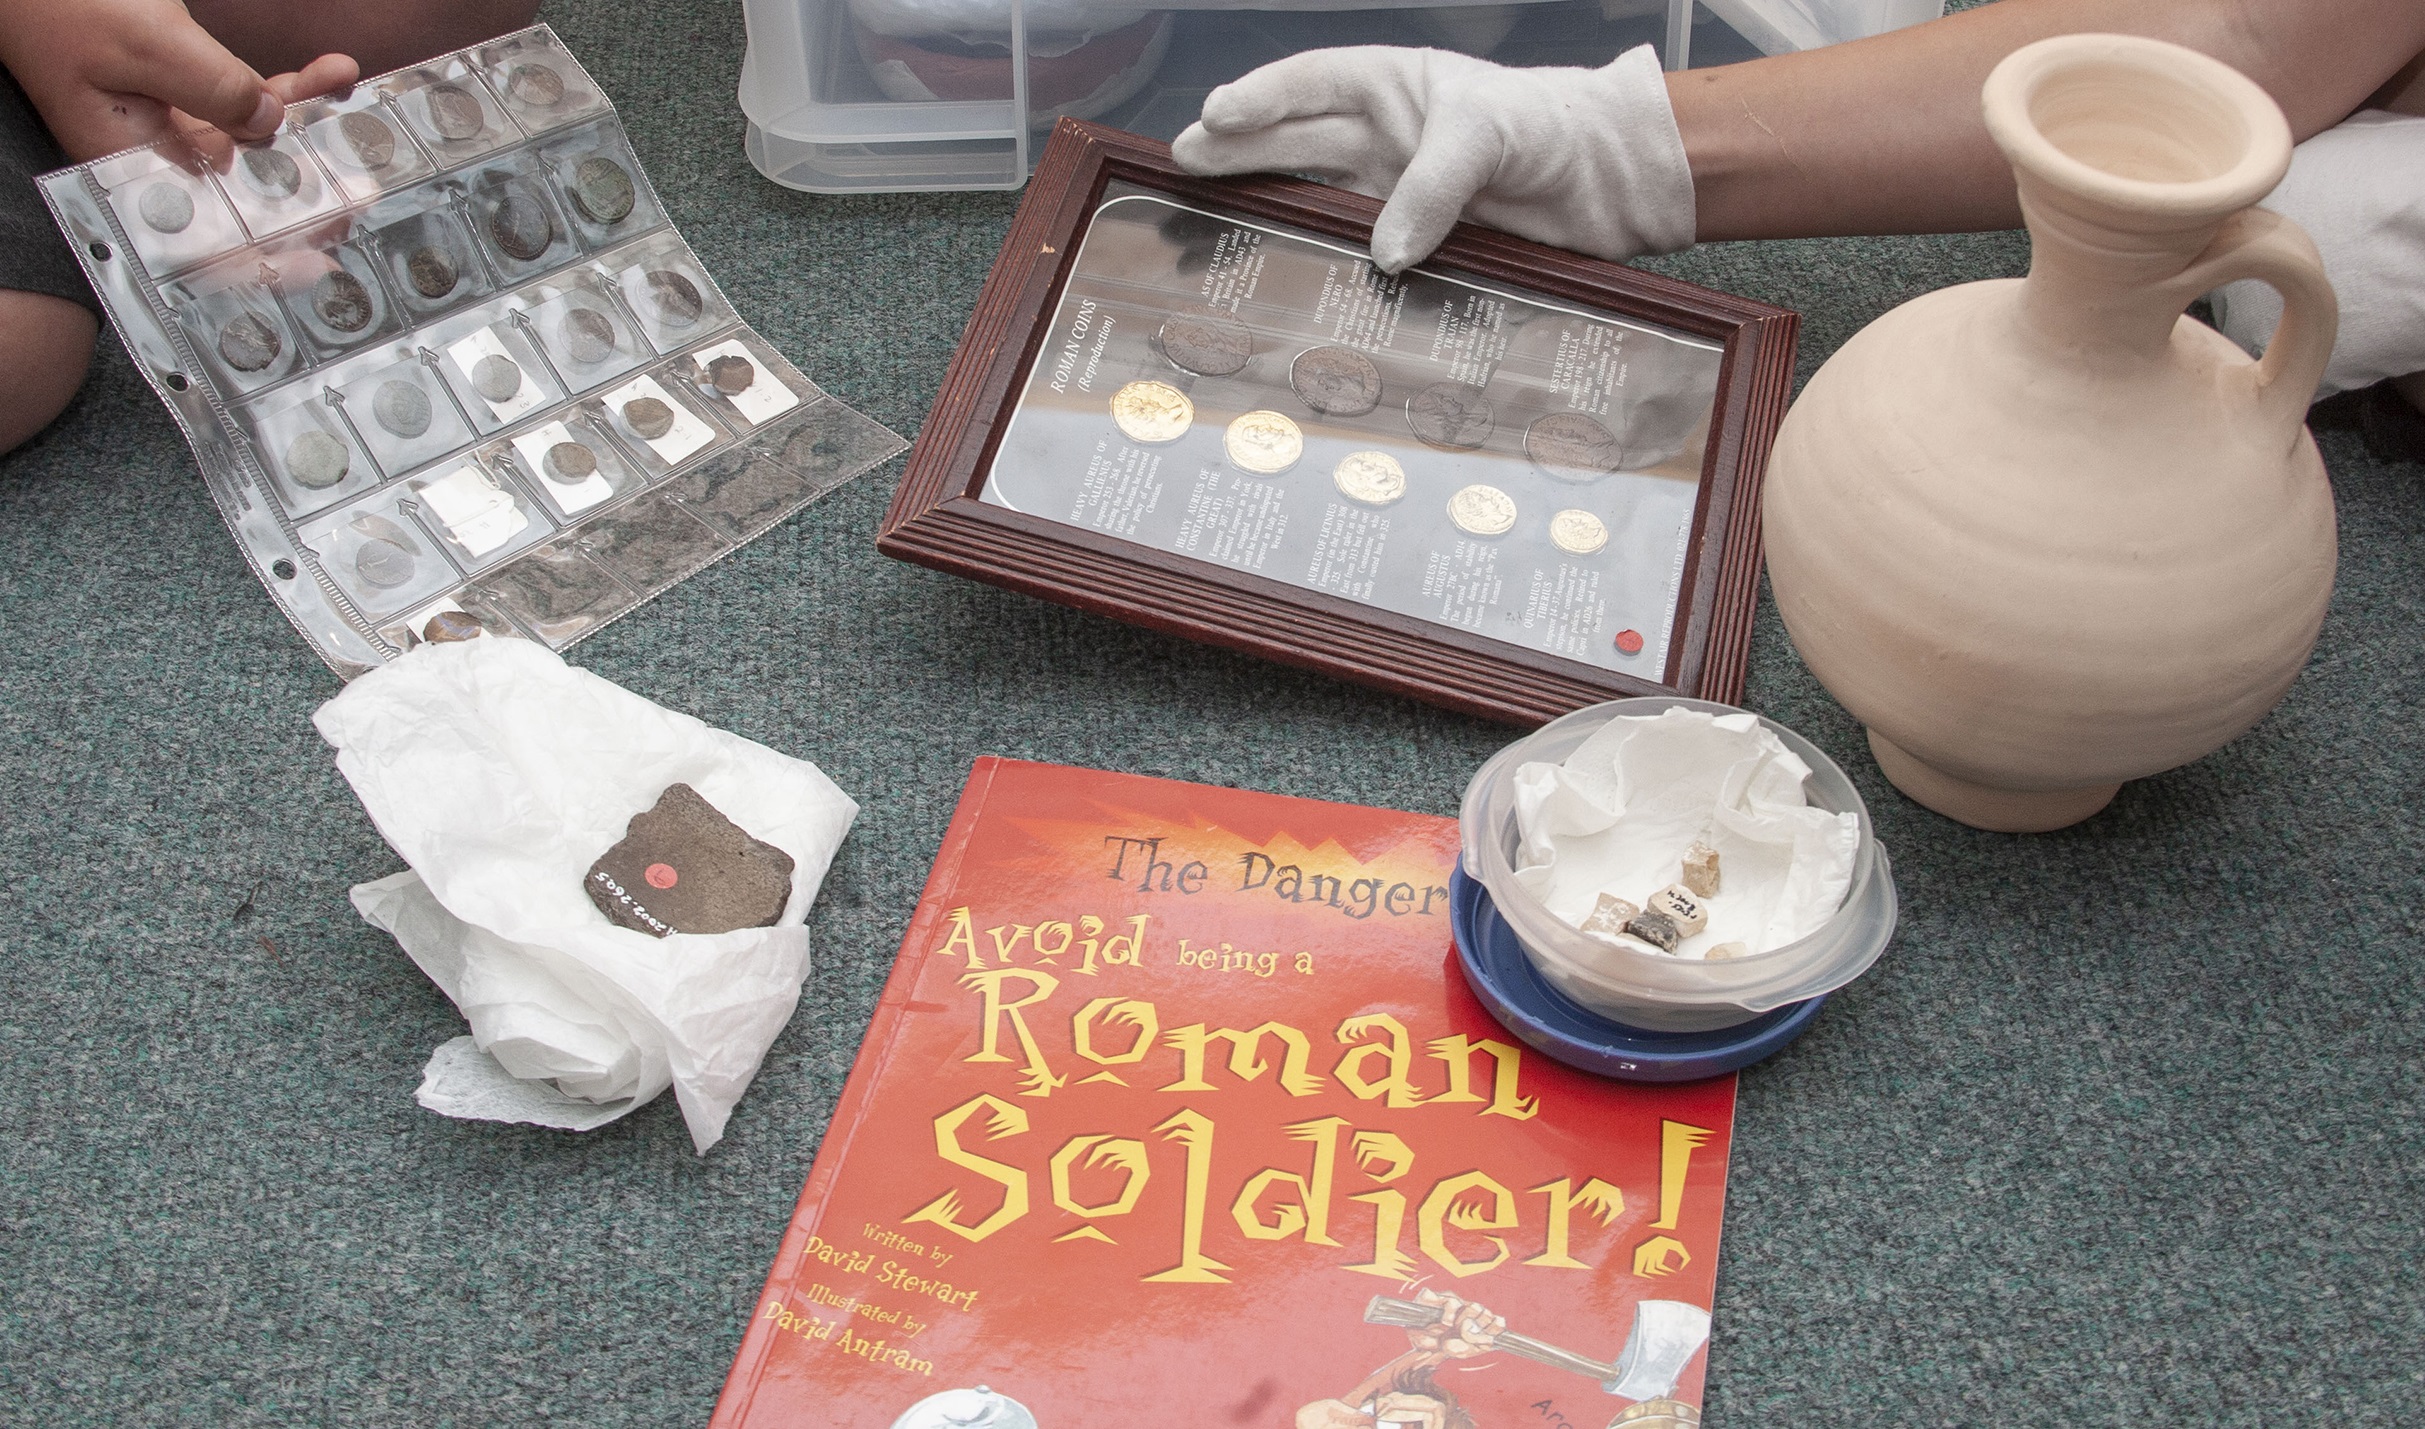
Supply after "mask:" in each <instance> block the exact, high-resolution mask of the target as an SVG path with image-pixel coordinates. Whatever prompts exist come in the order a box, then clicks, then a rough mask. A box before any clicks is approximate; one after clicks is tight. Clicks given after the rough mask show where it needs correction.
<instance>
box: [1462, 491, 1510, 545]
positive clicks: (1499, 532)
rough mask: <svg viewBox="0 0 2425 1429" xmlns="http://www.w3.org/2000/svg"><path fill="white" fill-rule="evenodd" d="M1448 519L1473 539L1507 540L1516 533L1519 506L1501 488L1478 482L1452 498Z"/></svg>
mask: <svg viewBox="0 0 2425 1429" xmlns="http://www.w3.org/2000/svg"><path fill="white" fill-rule="evenodd" d="M1448 519H1449V520H1451V521H1454V522H1456V523H1457V529H1458V530H1460V531H1463V532H1464V533H1465V534H1467V535H1469V536H1504V535H1506V534H1507V533H1508V532H1509V531H1511V530H1514V529H1515V525H1516V503H1515V502H1514V500H1512V499H1511V498H1510V497H1509V496H1508V494H1507V493H1506V492H1504V491H1501V490H1500V489H1499V488H1497V487H1495V486H1484V485H1482V484H1481V483H1479V482H1477V483H1475V484H1474V485H1472V486H1468V487H1465V488H1463V489H1461V490H1459V491H1458V492H1457V493H1456V494H1455V495H1453V496H1451V497H1449V498H1448Z"/></svg>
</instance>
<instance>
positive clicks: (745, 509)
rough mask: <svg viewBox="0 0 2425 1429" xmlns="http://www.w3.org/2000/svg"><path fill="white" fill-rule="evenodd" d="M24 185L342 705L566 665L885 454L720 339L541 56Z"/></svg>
mask: <svg viewBox="0 0 2425 1429" xmlns="http://www.w3.org/2000/svg"><path fill="white" fill-rule="evenodd" d="M40 184H41V187H42V190H43V193H44V196H45V197H46V199H47V200H48V201H49V203H50V205H51V209H52V213H53V215H54V216H55V217H56V218H57V219H58V221H59V225H60V227H61V229H62V230H63V231H64V232H65V233H66V234H67V236H68V238H69V241H70V243H71V244H72V246H73V247H74V248H75V250H76V252H77V255H78V257H79V259H80V261H81V262H82V263H83V264H84V268H85V271H86V273H87V274H88V275H89V276H90V277H91V279H92V282H93V287H94V289H95V290H96V291H97V292H98V293H99V294H100V295H101V297H102V300H103V302H104V304H105V305H106V306H107V308H108V310H109V314H110V319H111V322H112V323H113V324H114V325H115V326H116V328H117V330H118V332H119V334H120V336H121V337H123V338H124V339H125V342H126V345H127V347H128V349H129V351H130V352H131V353H132V354H133V355H134V358H135V362H136V365H137V366H138V367H139V368H141V369H142V370H143V373H144V375H145V377H146V378H147V379H149V380H150V382H151V383H152V385H153V387H154V389H155V390H156V391H158V392H159V394H160V397H161V399H162V400H163V401H164V402H166V403H167V404H168V407H169V410H170V411H171V413H172V414H174V416H175V417H176V419H177V421H178V424H179V425H180V426H181V427H182V428H183V429H184V431H185V435H186V439H187V441H188V442H189V443H190V444H191V445H192V447H193V449H194V453H195V456H196V458H197V459H198V460H199V462H200V464H201V467H202V470H203V474H204V476H205V477H206V478H207V480H208V481H209V484H210V488H211V492H212V495H213V497H214V498H215V499H216V500H217V502H218V504H219V508H220V510H221V512H222V514H223V515H224V516H225V517H226V519H227V523H228V526H229V528H230V529H231V530H232V531H233V532H234V533H235V535H236V539H237V541H238V543H239V544H240V545H241V546H242V547H243V549H244V552H245V554H246V556H247V558H248V559H249V560H250V561H251V562H252V564H253V567H254V570H255V571H256V572H257V573H258V574H259V575H260V577H261V580H262V583H263V584H264V585H265V586H266V587H268V589H269V592H270V594H271V595H272V596H273V597H274V598H275V599H276V600H277V602H278V604H279V606H280V608H281V609H282V610H284V611H285V613H286V615H287V617H288V618H289V619H290V620H291V621H293V622H294V624H295V627H296V628H297V629H298V630H300V631H302V632H303V634H304V637H305V638H306V639H308V640H309V641H311V643H312V645H313V647H314V648H315V649H316V650H317V651H318V652H319V654H320V656H321V658H322V659H324V660H326V661H327V662H328V663H329V664H330V666H331V667H333V668H334V669H336V670H337V671H338V672H339V673H341V674H347V675H351V674H355V673H359V672H360V671H362V670H366V669H369V668H372V667H374V666H376V665H378V664H380V663H382V662H384V661H386V660H389V659H392V658H394V657H395V656H396V655H398V654H401V653H402V652H403V651H405V650H407V649H409V648H411V647H412V646H413V645H415V644H417V643H419V642H421V641H423V640H427V639H444V638H450V637H459V636H462V635H468V634H471V633H474V630H475V627H476V628H478V629H485V630H489V631H493V632H496V633H500V634H505V633H514V634H521V635H526V636H530V637H533V638H536V639H538V640H541V641H543V642H545V643H546V644H548V645H550V646H552V647H556V648H561V647H563V646H565V645H567V644H569V643H571V642H572V641H574V640H577V639H579V638H580V637H581V636H583V635H586V634H588V633H589V632H591V631H593V630H596V629H597V628H598V627H599V626H601V625H603V624H605V623H606V622H608V621H610V620H612V619H614V618H615V617H616V616H618V615H621V614H622V613H624V612H625V611H628V610H630V609H631V608H632V607H633V606H635V605H637V604H638V603H639V602H641V601H643V600H646V599H648V598H649V597H650V596H652V595H655V594H656V593H657V592H659V591H661V590H664V589H665V588H667V587H668V586H671V585H673V584H674V583H675V582H677V581H680V580H682V579H683V578H684V577H686V576H688V575H690V574H692V573H693V572H695V571H697V570H699V569H700V568H702V567H704V566H706V565H707V564H709V563H710V562H712V561H714V560H716V559H717V558H718V557H720V556H722V555H724V554H725V553H726V552H728V551H731V550H733V549H734V548H735V547H737V546H739V545H741V544H742V543H744V542H746V541H748V540H750V539H751V538H753V537H755V536H756V535H758V534H759V533H761V532H763V531H765V530H766V529H767V528H768V527H770V526H772V525H774V524H775V523H776V522H778V521H780V520H782V519H783V518H784V517H785V516H787V515H789V514H790V513H791V512H793V511H795V510H797V509H798V508H799V507H800V506H802V505H804V504H805V503H807V502H808V501H810V500H813V499H814V498H816V497H817V496H820V495H822V494H824V493H825V492H826V491H829V490H831V489H832V488H833V487H835V486H837V485H839V484H841V483H842V482H844V481H846V480H848V479H850V478H851V477H853V476H856V475H858V474H859V473H861V472H863V471H865V470H867V469H868V468H869V467H872V466H874V465H876V464H877V463H878V462H881V461H883V460H884V459H885V458H887V457H889V456H891V455H893V454H894V453H896V452H898V451H900V450H901V449H902V446H903V445H904V444H903V443H902V441H901V439H900V438H899V437H898V436H897V435H895V434H894V433H893V432H892V431H890V430H889V429H887V428H886V427H884V426H883V425H881V424H879V423H877V422H875V421H872V420H870V419H869V418H867V417H864V416H862V415H860V414H859V413H858V412H856V411H853V410H852V409H851V408H849V407H848V406H845V405H844V404H842V403H841V402H839V401H837V400H835V399H834V398H832V397H830V396H828V395H826V394H825V393H824V392H823V391H822V390H820V389H819V388H818V387H817V385H816V384H815V383H813V382H811V381H809V380H808V378H806V377H805V376H803V375H802V374H801V373H800V372H799V370H798V369H796V368H794V367H793V366H792V365H791V364H790V363H789V362H787V361H785V360H784V359H783V357H782V356H781V354H779V353H777V352H776V351H775V350H774V349H773V348H772V347H771V346H770V345H769V344H768V343H767V342H766V341H765V339H763V338H761V337H760V336H759V335H758V334H757V333H755V332H753V331H751V330H750V329H749V328H748V327H747V326H746V325H744V324H743V323H742V322H741V321H740V319H739V317H738V316H737V315H736V314H735V313H734V312H733V309H732V307H731V305H730V304H729V303H727V302H726V301H725V298H724V295H723V294H722V293H721V292H720V291H718V289H717V287H716V284H715V282H714V280H712V279H711V278H710V277H709V276H708V274H707V270H706V269H705V267H704V266H702V265H701V264H700V262H699V259H698V255H696V254H694V253H693V252H692V251H691V250H690V247H689V245H688V244H686V243H685V242H683V240H682V237H681V235H680V234H679V233H677V232H675V231H674V229H673V227H672V226H671V224H669V223H668V221H667V219H666V216H665V212H664V209H663V208H662V207H661V206H660V205H659V203H658V201H657V197H656V195H655V193H654V192H653V191H652V189H651V188H650V185H649V182H648V178H647V176H646V175H645V174H643V173H642V172H641V169H640V164H639V161H638V160H637V159H636V158H635V157H634V155H633V153H632V149H631V146H630V144H629V142H628V140H627V139H626V137H625V135H624V132H623V127H622V125H621V123H620V122H619V121H618V120H617V119H616V117H615V112H614V109H613V107H612V106H611V105H609V104H608V102H607V99H606V96H605V95H604V94H602V93H601V92H600V91H599V89H598V87H597V85H596V84H595V83H593V82H592V81H591V79H590V78H589V75H588V74H587V73H586V72H585V71H584V70H583V69H582V68H581V66H580V65H579V64H578V63H577V62H576V61H575V60H574V59H573V57H572V56H571V54H570V53H568V52H567V51H566V50H565V49H564V47H563V46H562V45H561V44H560V43H559V42H558V41H557V39H556V37H555V36H554V34H553V33H552V32H551V31H549V30H548V29H547V28H546V27H545V26H540V27H537V28H534V29H530V30H526V31H523V32H521V33H518V34H514V35H509V36H506V37H504V38H502V39H499V40H495V41H492V42H489V43H487V44H483V45H479V46H476V47H474V48H471V49H467V50H463V51H459V52H457V53H455V54H451V55H447V56H444V57H441V58H439V59H436V60H433V61H431V62H429V63H427V64H423V65H418V66H415V67H413V68H412V69H409V70H401V71H398V72H396V73H394V74H390V75H385V76H381V77H379V78H376V79H370V80H365V81H363V82H362V83H360V84H358V85H356V86H354V88H353V89H352V90H350V91H349V92H347V93H346V94H345V95H343V96H340V97H334V98H327V99H320V100H314V101H310V102H307V103H303V104H297V105H292V106H290V107H289V108H288V110H287V122H286V123H285V125H284V126H283V127H282V128H281V129H280V130H279V132H278V133H277V134H276V135H274V136H272V137H271V138H269V139H267V140H263V141H260V142H257V143H249V144H236V143H232V142H231V141H229V140H227V139H226V138H225V136H223V135H217V134H215V133H206V134H197V135H195V136H193V137H191V138H190V139H186V140H177V141H171V142H168V143H164V144H161V145H156V146H154V147H152V148H147V149H137V150H130V151H128V152H126V153H121V154H116V155H112V156H110V157H108V158H105V159H98V160H95V161H93V162H91V163H87V164H83V165H79V166H76V167H74V168H69V169H63V170H60V171H58V172H56V173H52V174H48V175H45V176H43V178H42V179H41V180H40Z"/></svg>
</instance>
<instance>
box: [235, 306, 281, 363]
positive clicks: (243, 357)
mask: <svg viewBox="0 0 2425 1429" xmlns="http://www.w3.org/2000/svg"><path fill="white" fill-rule="evenodd" d="M285 347H286V344H285V343H284V341H282V340H281V339H280V338H279V336H278V330H277V329H276V328H274V327H271V326H270V325H269V321H268V320H267V319H266V318H264V317H262V316H261V315H260V314H259V313H238V314H236V315H235V316H234V317H232V318H229V319H228V320H227V322H226V324H225V325H224V326H222V327H221V328H220V329H219V356H220V357H222V358H224V359H226V361H227V365H228V366H230V367H233V368H234V369H236V370H237V371H238V372H259V371H260V370H261V369H263V368H265V367H267V366H269V365H270V364H271V363H273V362H276V361H277V360H278V354H279V353H280V352H281V351H283V350H284V349H285Z"/></svg>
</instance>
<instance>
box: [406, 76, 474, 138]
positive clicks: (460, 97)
mask: <svg viewBox="0 0 2425 1429" xmlns="http://www.w3.org/2000/svg"><path fill="white" fill-rule="evenodd" d="M421 97H422V98H423V99H424V100H426V101H427V102H428V104H429V127H431V128H432V129H435V130H437V131H438V137H439V138H441V139H448V140H452V141H454V142H457V143H460V142H462V141H463V140H465V139H477V138H479V137H480V131H481V130H483V129H486V128H487V127H488V110H487V107H486V106H484V105H482V104H481V103H480V97H479V96H478V95H476V94H473V93H472V92H471V91H470V90H468V89H465V88H464V87H463V86H462V85H459V84H456V83H454V82H453V81H451V80H450V81H447V82H445V83H442V84H433V85H431V86H430V87H429V88H428V89H426V90H424V91H422V95H421Z"/></svg>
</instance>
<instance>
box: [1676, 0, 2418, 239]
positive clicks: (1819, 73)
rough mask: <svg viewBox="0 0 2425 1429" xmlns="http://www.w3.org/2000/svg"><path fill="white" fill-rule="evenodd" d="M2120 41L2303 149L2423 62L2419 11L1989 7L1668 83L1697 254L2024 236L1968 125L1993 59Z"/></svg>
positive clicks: (2291, 0) (2299, 6) (2103, 4)
mask: <svg viewBox="0 0 2425 1429" xmlns="http://www.w3.org/2000/svg"><path fill="white" fill-rule="evenodd" d="M2086 30H2107V31H2117V32H2121V33H2124V34H2138V35H2149V36H2153V37H2155V38H2157V39H2165V40H2171V41H2174V42H2175V43H2178V44H2183V45H2187V46H2189V47H2190V48H2191V49H2195V50H2200V51H2203V52H2204V53H2206V54H2210V55H2213V56H2214V57H2216V58H2217V59H2220V60H2222V61H2223V62H2225V63H2226V64H2229V65H2231V66H2232V67H2233V68H2235V69H2238V70H2240V71H2241V72H2243V73H2245V74H2247V75H2248V76H2249V77H2250V78H2251V79H2254V80H2255V81H2256V82H2257V83H2258V84H2260V85H2262V86H2264V88H2265V89H2266V91H2267V92H2268V93H2270V94H2272V95H2273V97H2274V99H2275V101H2276V102H2277V103H2279V104H2280V105H2281V106H2282V109H2283V112H2284V113H2285V114H2286V115H2287V116H2288V118H2289V120H2290V127H2291V131H2292V133H2293V134H2294V135H2295V136H2296V137H2298V138H2301V139H2304V138H2306V137H2307V136H2309V135H2311V134H2314V133H2317V132H2319V131H2321V130H2324V129H2326V128H2329V127H2331V126H2332V125H2334V124H2337V123H2339V122H2340V121H2341V120H2342V119H2343V118H2345V117H2347V115H2348V114H2349V113H2350V112H2351V111H2353V110H2355V109H2358V108H2360V107H2361V106H2363V105H2364V104H2365V103H2366V102H2367V101H2368V99H2369V97H2370V96H2373V95H2375V94H2376V92H2377V91H2378V90H2380V89H2382V88H2383V87H2384V86H2385V85H2386V84H2387V83H2388V82H2389V81H2391V80H2392V78H2393V76H2394V75H2395V74H2397V73H2398V72H2399V71H2401V69H2402V67H2403V66H2405V65H2406V64H2407V63H2408V61H2409V60H2410V58H2411V57H2412V56H2415V55H2417V54H2418V53H2419V52H2420V51H2425V5H2420V4H2418V3H2416V0H2135V3H2132V2H2131V0H2000V3H1997V4H1993V5H1987V6H1983V7H1981V8H1979V9H1976V10H1968V11H1964V12H1962V13H1961V14H1958V15H1949V16H1947V17H1946V18H1944V19H1942V20H1937V21H1932V22H1930V23H1928V24H1925V25H1915V26H1913V27H1911V28H1910V29H1906V30H1897V31H1894V32H1892V33H1890V34H1885V35H1880V36H1877V37H1876V38H1874V39H1868V40H1860V41H1856V42H1854V43H1851V44H1845V45H1834V46H1830V47H1828V48H1825V49H1820V50H1812V51H1809V52H1807V53H1803V54H1795V55H1780V56H1778V57H1776V58H1774V59H1765V60H1754V61H1751V62H1750V63H1748V64H1739V65H1726V66H1722V67H1719V68H1716V69H1706V70H1688V71H1685V72H1682V73H1679V74H1673V75H1670V76H1668V96H1669V98H1670V99H1671V100H1672V101H1673V102H1674V105H1675V110H1676V125H1677V128H1678V129H1679V130H1680V131H1681V132H1682V134H1683V138H1684V151H1685V155H1686V157H1687V158H1688V159H1689V160H1690V162H1691V164H1692V172H1693V190H1694V196H1695V200H1696V204H1697V208H1698V214H1697V219H1696V227H1697V229H1698V233H1699V236H1700V238H1701V239H1703V240H1704V241H1707V240H1712V239H1727V238H1784V237H1794V236H1803V235H1817V234H1836V233H1940V232H1951V231H1957V230H1965V229H1985V228H2010V227H2013V226H2014V225H2016V224H2018V223H2019V222H2020V218H2021V215H2020V208H2019V206H2018V204H2017V203H2016V201H2015V199H2014V196H2013V184H2012V173H2011V170H2010V169H2009V168H2008V167H2007V166H2006V164H2005V162H2004V159H2003V156H2002V155H2001V154H1999V153H1998V152H1997V151H1996V147H1995V145H1994V143H1993V142H1992V141H1991V140H1989V138H1988V137H1987V129H1986V125H1985V124H1984V123H1983V122H1982V121H1981V119H1980V117H1979V87H1980V86H1981V85H1982V84H1983V83H1985V82H1986V79H1987V72H1988V71H1989V70H1991V69H1993V68H1994V67H1995V65H1996V62H1997V61H1998V60H2001V59H2002V58H2003V57H2004V56H2006V55H2008V54H2010V53H2012V51H2014V50H2016V49H2018V48H2020V47H2021V46H2022V45H2025V44H2028V43H2030V42H2031V41H2033V40H2038V39H2043V38H2044V37H2046V36H2048V35H2058V34H2070V33H2077V32H2080V31H2086Z"/></svg>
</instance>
